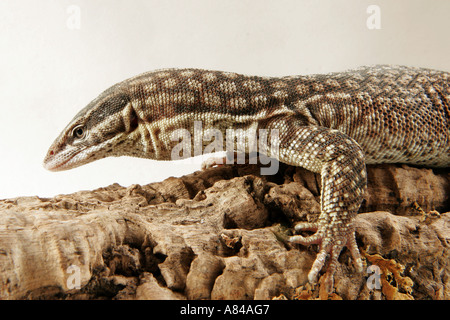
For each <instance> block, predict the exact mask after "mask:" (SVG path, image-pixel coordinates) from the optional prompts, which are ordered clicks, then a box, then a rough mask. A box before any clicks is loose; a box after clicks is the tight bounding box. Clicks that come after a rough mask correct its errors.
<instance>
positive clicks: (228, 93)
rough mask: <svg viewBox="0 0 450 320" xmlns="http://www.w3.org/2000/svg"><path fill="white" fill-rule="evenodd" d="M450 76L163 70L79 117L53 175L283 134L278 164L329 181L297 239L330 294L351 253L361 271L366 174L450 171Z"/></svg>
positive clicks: (51, 159)
mask: <svg viewBox="0 0 450 320" xmlns="http://www.w3.org/2000/svg"><path fill="white" fill-rule="evenodd" d="M449 120H450V73H448V72H443V71H437V70H430V69H423V68H415V67H406V66H391V65H377V66H370V67H360V68H356V69H353V70H348V71H344V72H334V73H329V74H316V75H304V76H286V77H259V76H246V75H241V74H237V73H233V72H222V71H211V70H200V69H164V70H157V71H151V72H147V73H143V74H140V75H137V76H135V77H132V78H130V79H127V80H125V81H123V82H120V83H118V84H115V85H113V86H112V87H110V88H109V89H107V90H106V91H104V92H103V93H101V94H100V95H99V96H98V97H97V98H96V99H94V100H93V101H92V102H91V103H89V104H88V105H87V106H86V107H85V108H84V109H82V110H81V111H80V112H79V113H78V114H77V115H76V116H75V117H74V118H73V120H72V121H70V123H69V124H68V125H67V126H66V128H65V129H64V130H63V131H62V133H61V134H60V135H59V136H58V138H57V139H56V140H55V141H54V143H53V144H52V145H51V147H50V149H49V151H48V153H47V155H46V157H45V160H44V166H45V168H47V169H49V170H52V171H58V170H66V169H71V168H74V167H77V166H80V165H83V164H86V163H89V162H92V161H94V160H98V159H101V158H104V157H107V156H123V155H125V156H134V157H143V158H150V159H156V160H171V150H172V149H173V148H174V145H175V144H176V143H177V141H174V140H173V139H171V134H173V133H174V132H175V131H176V130H177V129H187V130H189V132H191V133H193V128H194V125H193V123H194V121H201V122H202V125H203V129H204V130H207V129H208V128H216V129H217V130H220V131H221V132H223V133H225V130H227V129H238V128H244V129H245V128H254V129H266V130H274V129H277V130H278V132H279V137H278V138H279V140H278V143H279V149H278V154H276V155H275V157H276V158H277V159H278V160H279V161H281V162H283V163H286V164H288V165H293V166H300V167H303V168H306V169H308V170H310V171H313V172H316V173H320V175H321V199H320V205H321V214H320V216H319V218H318V220H317V222H315V223H308V222H301V223H299V224H297V225H296V228H295V229H296V231H300V230H312V231H315V234H313V235H311V236H301V235H299V234H298V233H297V235H294V236H292V237H291V238H290V241H292V242H293V243H298V244H302V245H309V244H319V246H320V249H319V252H318V254H317V257H316V259H315V261H314V263H313V265H312V267H311V270H310V272H309V275H308V279H309V281H310V282H312V283H315V282H316V281H317V278H318V275H319V273H320V271H321V269H322V268H323V266H324V264H325V261H326V259H327V257H328V256H329V260H330V261H329V264H328V269H327V272H326V275H327V278H326V279H327V280H326V282H325V283H326V286H327V290H328V291H329V292H331V290H332V287H333V275H334V273H335V271H336V267H337V264H338V257H339V255H340V253H341V250H342V249H343V248H344V247H345V246H346V247H347V248H348V249H349V251H350V253H351V255H352V257H353V260H354V265H355V267H356V270H357V271H359V272H360V271H362V260H361V257H360V253H359V250H358V247H357V244H356V240H355V229H354V226H353V225H352V219H353V218H354V217H355V215H356V214H357V212H358V209H359V207H360V205H361V201H362V199H363V196H364V192H365V190H366V184H367V181H366V180H367V178H366V164H376V163H406V164H412V165H419V166H427V167H448V166H449V164H450V139H449Z"/></svg>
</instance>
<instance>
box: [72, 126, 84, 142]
mask: <svg viewBox="0 0 450 320" xmlns="http://www.w3.org/2000/svg"><path fill="white" fill-rule="evenodd" d="M72 132H73V136H74V137H75V138H77V139H83V138H84V137H85V136H86V129H85V128H84V127H83V126H77V127H75V128H74V129H73V131H72Z"/></svg>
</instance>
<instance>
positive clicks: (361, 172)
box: [268, 119, 367, 292]
mask: <svg viewBox="0 0 450 320" xmlns="http://www.w3.org/2000/svg"><path fill="white" fill-rule="evenodd" d="M268 127H269V128H277V129H279V155H278V160H279V161H281V162H284V163H287V164H290V165H295V166H300V167H303V168H305V169H308V170H310V171H313V172H316V173H320V174H321V186H322V188H321V214H320V216H319V219H318V221H317V222H315V223H299V224H298V225H297V226H296V230H297V231H300V230H313V231H316V233H315V234H314V235H312V236H309V237H303V236H301V235H295V236H293V237H291V238H290V241H291V242H293V243H299V244H302V245H309V244H313V243H315V244H319V245H320V250H319V253H318V255H317V257H316V260H315V261H314V263H313V266H312V268H311V271H310V273H309V275H308V279H309V281H310V282H311V283H315V282H316V281H317V277H318V274H319V272H320V270H321V269H322V267H323V265H324V263H325V260H326V258H327V256H328V255H330V263H329V267H328V270H327V274H326V276H327V278H326V286H327V291H328V292H331V291H332V288H333V276H334V273H335V271H336V266H337V263H338V257H339V255H340V252H341V250H342V249H343V248H344V247H345V246H347V248H348V249H349V250H350V252H351V254H352V256H353V258H354V263H355V266H356V269H357V270H358V271H359V272H361V271H362V261H361V257H360V254H359V250H358V247H357V245H356V240H355V230H354V227H353V225H352V218H353V217H354V216H355V215H356V214H357V212H358V209H359V207H360V205H361V201H362V199H363V194H364V191H365V189H366V184H367V183H366V167H365V159H364V153H363V151H362V149H361V147H360V146H359V145H358V143H357V142H356V141H355V140H353V139H352V138H350V137H348V136H347V135H345V134H344V133H342V132H340V131H337V130H333V129H329V128H324V127H319V126H304V125H302V124H300V123H296V122H293V121H292V120H283V119H282V120H278V121H274V122H273V123H271V124H270V125H269V126H268Z"/></svg>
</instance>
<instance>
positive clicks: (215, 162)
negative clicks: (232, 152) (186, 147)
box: [202, 156, 227, 170]
mask: <svg viewBox="0 0 450 320" xmlns="http://www.w3.org/2000/svg"><path fill="white" fill-rule="evenodd" d="M226 161H227V157H226V156H225V157H213V158H208V159H206V160H205V161H203V162H202V170H206V169H209V168H212V167H215V166H223V165H224V164H225V163H226Z"/></svg>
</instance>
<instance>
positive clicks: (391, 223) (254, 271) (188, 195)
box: [0, 165, 450, 299]
mask: <svg viewBox="0 0 450 320" xmlns="http://www.w3.org/2000/svg"><path fill="white" fill-rule="evenodd" d="M259 171H260V170H259V167H258V166H256V165H238V166H222V167H218V168H211V169H208V170H205V171H200V172H195V173H193V174H190V175H187V176H183V177H180V178H168V179H166V180H165V181H162V182H158V183H151V184H148V185H145V186H140V185H132V186H130V187H127V188H125V187H121V186H119V185H117V184H114V185H111V186H108V187H106V188H101V189H97V190H93V191H80V192H76V193H74V194H68V195H59V196H56V197H54V198H51V199H50V198H46V199H44V198H38V197H19V198H15V199H7V200H1V201H0V298H1V299H273V298H278V299H281V298H283V299H317V298H322V299H324V298H334V299H339V298H342V299H450V261H449V260H450V259H449V252H450V251H449V247H450V212H448V211H450V199H449V198H450V196H449V195H450V174H449V172H448V170H443V171H433V170H431V169H419V168H413V167H409V166H406V165H403V166H400V165H399V166H396V165H380V166H374V167H369V168H368V176H369V189H368V192H367V195H366V198H365V200H364V202H363V205H362V208H361V210H360V214H359V215H358V217H357V218H356V219H355V226H356V230H357V240H358V244H359V246H360V248H361V251H362V252H363V255H364V257H365V259H364V260H365V264H366V267H367V268H368V269H367V270H365V271H368V272H364V273H362V274H359V273H356V272H355V270H354V268H353V266H352V263H351V259H350V254H349V252H347V251H346V250H344V251H343V252H342V254H341V256H340V262H341V263H340V265H339V267H338V270H337V274H336V277H335V285H334V287H335V293H334V294H332V295H331V296H326V295H324V293H323V292H322V291H321V289H320V288H321V286H320V280H319V284H318V285H315V286H311V285H309V284H307V274H308V271H309V269H310V267H311V264H312V262H313V261H314V258H315V255H316V252H317V246H315V245H311V246H309V247H303V246H296V245H295V246H294V245H291V244H290V243H289V242H287V241H286V239H287V238H288V236H289V235H291V234H292V230H293V226H294V225H295V222H297V221H314V220H315V219H317V217H318V214H319V212H320V207H319V200H320V197H319V194H320V184H319V181H320V177H319V176H318V175H315V174H312V173H310V172H308V171H306V170H303V169H301V168H294V167H289V166H284V165H283V166H281V167H280V170H279V173H278V174H277V175H275V176H261V175H260V174H259ZM439 213H440V214H439Z"/></svg>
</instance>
